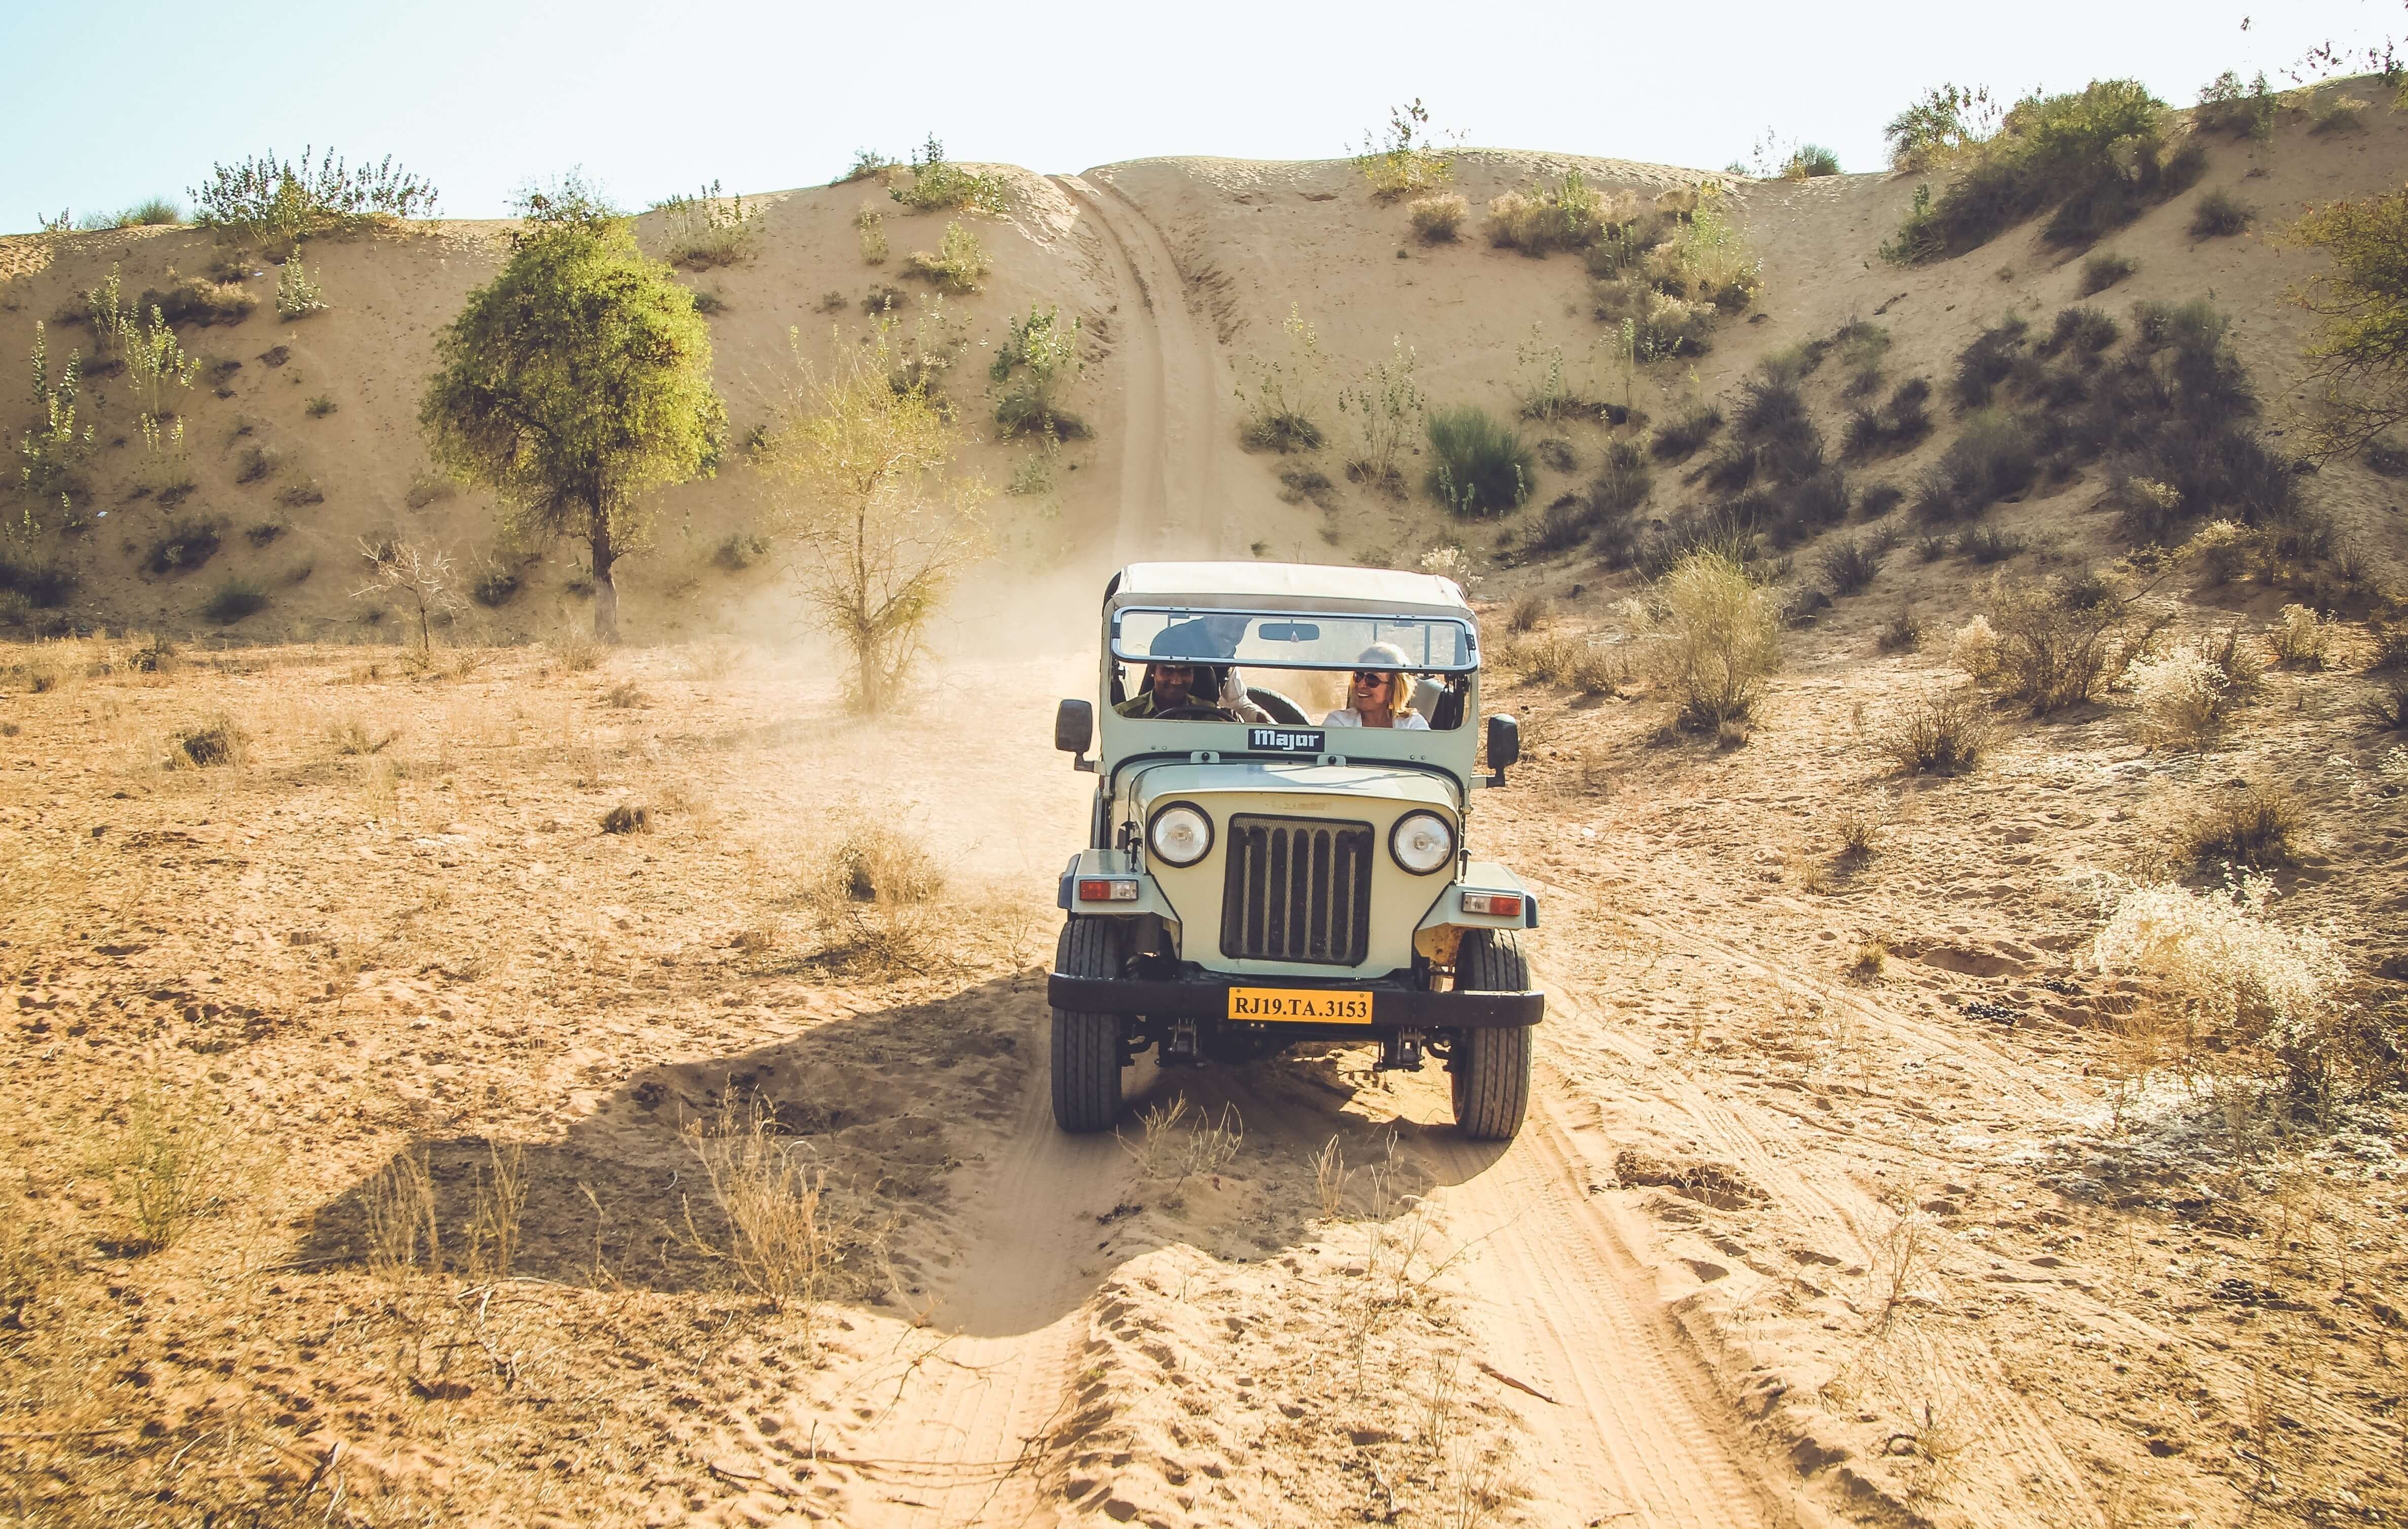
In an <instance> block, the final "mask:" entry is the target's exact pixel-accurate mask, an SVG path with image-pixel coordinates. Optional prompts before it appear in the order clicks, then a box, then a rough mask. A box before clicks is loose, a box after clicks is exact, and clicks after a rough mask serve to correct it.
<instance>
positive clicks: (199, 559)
mask: <svg viewBox="0 0 2408 1529" xmlns="http://www.w3.org/2000/svg"><path fill="white" fill-rule="evenodd" d="M218 547H219V539H218V527H217V522H213V521H181V520H174V521H169V522H167V523H166V525H165V526H164V527H163V528H162V529H161V530H160V533H159V535H158V536H156V537H154V538H152V540H151V543H150V551H149V552H148V553H147V554H146V555H145V556H144V557H143V560H142V564H143V566H144V567H147V568H149V569H150V571H151V572H152V573H154V574H180V573H190V572H192V571H193V569H194V568H197V567H199V566H200V565H201V564H204V563H207V562H208V560H209V559H211V558H213V557H215V556H217V555H218Z"/></svg>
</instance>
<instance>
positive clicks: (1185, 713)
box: [1148, 706, 1238, 722]
mask: <svg viewBox="0 0 2408 1529" xmlns="http://www.w3.org/2000/svg"><path fill="white" fill-rule="evenodd" d="M1148 720H1149V721H1152V722H1236V721H1237V720H1238V719H1237V718H1235V717H1232V716H1230V715H1229V714H1228V713H1227V712H1226V711H1224V710H1222V709H1221V708H1220V707H1207V706H1178V707H1169V708H1168V709H1166V710H1162V711H1157V712H1155V713H1154V715H1153V717H1151V718H1150V719H1148Z"/></svg>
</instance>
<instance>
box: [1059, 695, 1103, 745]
mask: <svg viewBox="0 0 2408 1529" xmlns="http://www.w3.org/2000/svg"><path fill="white" fill-rule="evenodd" d="M1095 741H1096V704H1095V703H1094V702H1093V701H1080V700H1068V701H1065V702H1063V703H1062V704H1061V705H1060V706H1058V707H1054V748H1056V749H1059V750H1062V751H1063V752H1064V753H1066V754H1083V753H1085V752H1086V751H1087V746H1088V745H1089V744H1091V743H1093V742H1095Z"/></svg>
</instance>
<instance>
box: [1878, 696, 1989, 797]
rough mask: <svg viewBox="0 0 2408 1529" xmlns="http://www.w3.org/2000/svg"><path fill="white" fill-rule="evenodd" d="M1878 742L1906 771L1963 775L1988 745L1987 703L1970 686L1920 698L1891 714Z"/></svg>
mask: <svg viewBox="0 0 2408 1529" xmlns="http://www.w3.org/2000/svg"><path fill="white" fill-rule="evenodd" d="M1877 741H1878V744H1879V747H1880V749H1881V751H1882V752H1883V753H1885V754H1887V755H1888V756H1889V757H1890V758H1891V759H1893V760H1895V761H1896V762H1897V763H1898V767H1899V769H1900V770H1903V771H1904V772H1906V773H1907V774H1909V775H1951V776H1953V775H1963V774H1965V773H1967V772H1968V771H1970V770H1971V769H1972V768H1973V766H1974V765H1975V764H1979V763H1981V758H1982V753H1983V750H1985V749H1987V748H1988V747H1989V742H1990V707H1989V703H1988V702H1987V701H1985V699H1984V698H1983V697H1982V695H1981V694H1980V693H1979V692H1976V691H1971V690H1959V691H1950V692H1948V693H1945V694H1941V695H1927V696H1923V697H1920V698H1918V699H1916V700H1914V701H1910V702H1908V703H1907V704H1906V705H1905V706H1903V707H1899V709H1898V710H1897V711H1895V712H1893V713H1891V715H1890V717H1889V718H1888V720H1887V721H1886V722H1885V723H1884V725H1883V726H1882V728H1881V731H1880V733H1879V734H1878V736H1877Z"/></svg>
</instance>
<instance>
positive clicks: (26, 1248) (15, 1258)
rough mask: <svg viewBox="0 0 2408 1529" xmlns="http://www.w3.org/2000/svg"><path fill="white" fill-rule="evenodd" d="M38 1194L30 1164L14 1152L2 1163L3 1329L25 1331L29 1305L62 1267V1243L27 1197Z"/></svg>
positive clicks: (0, 1259)
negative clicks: (24, 1162) (19, 1159)
mask: <svg viewBox="0 0 2408 1529" xmlns="http://www.w3.org/2000/svg"><path fill="white" fill-rule="evenodd" d="M35 1194H36V1191H35V1189H34V1178H33V1172H32V1169H31V1168H30V1167H29V1166H27V1165H24V1164H22V1163H20V1162H18V1161H16V1160H15V1159H14V1157H13V1156H12V1157H11V1159H10V1160H9V1161H8V1162H7V1164H6V1165H5V1166H0V1195H5V1196H6V1198H5V1199H0V1330H7V1331H12V1332H22V1330H23V1329H24V1326H25V1313H26V1312H27V1310H28V1309H30V1308H32V1307H33V1306H34V1305H35V1304H36V1302H38V1301H39V1300H40V1299H41V1298H42V1293H43V1292H44V1291H45V1290H48V1289H49V1288H50V1286H51V1285H52V1284H53V1283H55V1282H56V1281H57V1279H58V1278H59V1276H60V1275H61V1274H62V1273H63V1272H65V1248H64V1247H62V1246H61V1244H60V1241H59V1239H58V1237H57V1236H55V1235H53V1233H52V1232H51V1230H50V1226H49V1225H48V1224H47V1223H46V1222H44V1221H43V1219H42V1218H41V1217H40V1216H38V1215H36V1213H35V1208H36V1207H33V1206H31V1205H28V1204H27V1203H26V1202H27V1201H29V1200H32V1199H33V1198H34V1197H35Z"/></svg>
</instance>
